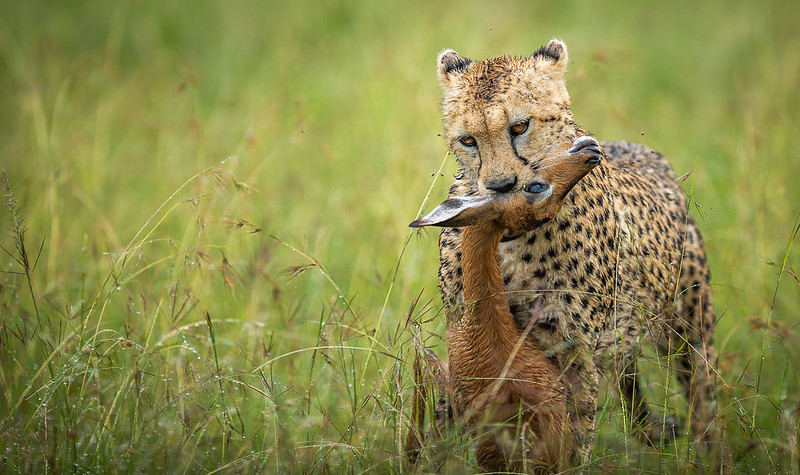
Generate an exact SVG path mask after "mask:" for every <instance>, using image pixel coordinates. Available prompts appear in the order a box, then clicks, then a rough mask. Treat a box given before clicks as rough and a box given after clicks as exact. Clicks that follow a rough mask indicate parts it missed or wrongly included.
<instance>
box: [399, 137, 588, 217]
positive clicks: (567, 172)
mask: <svg viewBox="0 0 800 475" xmlns="http://www.w3.org/2000/svg"><path fill="white" fill-rule="evenodd" d="M602 157H603V153H602V151H601V150H600V145H599V144H598V143H597V141H596V140H595V139H594V138H593V137H589V136H583V137H579V138H578V139H576V140H575V141H571V142H563V143H560V144H558V145H556V146H554V147H553V148H552V149H551V150H550V151H549V153H547V154H546V155H545V156H544V157H542V159H541V160H540V161H539V163H540V165H539V168H538V170H537V171H536V173H535V175H534V176H533V178H532V179H531V180H530V181H528V182H526V184H525V185H524V186H523V187H522V188H521V189H520V190H518V191H512V192H506V193H492V194H488V195H472V196H454V197H452V198H448V199H447V200H445V201H444V202H443V203H442V204H440V205H439V206H437V207H436V208H435V209H434V210H433V211H431V213H429V214H428V215H427V216H425V217H423V218H420V219H418V220H416V221H414V222H413V223H411V224H410V226H411V227H413V228H417V227H422V226H443V227H462V226H472V225H476V224H481V223H485V222H488V221H493V222H495V223H496V224H497V226H498V227H500V228H505V229H507V230H510V231H512V232H527V231H530V230H532V229H534V228H537V227H539V226H541V225H542V224H544V223H546V222H549V221H551V220H553V219H554V218H555V217H556V215H557V214H558V211H559V210H560V209H561V206H562V205H563V204H564V200H565V198H566V196H567V194H568V193H569V192H570V190H572V188H573V187H574V186H575V185H576V184H578V182H579V181H580V180H581V179H582V178H583V177H585V176H586V175H587V174H588V173H589V172H591V171H592V169H594V168H595V167H596V166H597V165H599V164H600V162H601V161H602Z"/></svg>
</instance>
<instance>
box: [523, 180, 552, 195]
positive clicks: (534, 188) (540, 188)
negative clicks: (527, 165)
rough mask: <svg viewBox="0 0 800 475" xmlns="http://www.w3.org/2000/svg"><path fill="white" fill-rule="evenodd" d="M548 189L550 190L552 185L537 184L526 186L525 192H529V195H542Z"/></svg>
mask: <svg viewBox="0 0 800 475" xmlns="http://www.w3.org/2000/svg"><path fill="white" fill-rule="evenodd" d="M548 188H550V185H548V184H547V183H542V182H535V183H531V184H530V185H528V186H526V187H525V191H527V192H528V193H542V192H544V191H546V190H547V189H548Z"/></svg>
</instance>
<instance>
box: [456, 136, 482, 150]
mask: <svg viewBox="0 0 800 475" xmlns="http://www.w3.org/2000/svg"><path fill="white" fill-rule="evenodd" d="M458 142H459V143H460V144H461V145H463V146H465V147H469V148H471V147H474V146H475V144H476V143H478V142H477V141H476V140H475V137H473V136H471V135H467V136H466V137H461V138H460V139H458Z"/></svg>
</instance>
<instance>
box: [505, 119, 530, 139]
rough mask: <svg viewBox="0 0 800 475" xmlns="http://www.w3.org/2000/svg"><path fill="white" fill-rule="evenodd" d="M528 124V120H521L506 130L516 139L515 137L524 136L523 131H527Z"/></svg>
mask: <svg viewBox="0 0 800 475" xmlns="http://www.w3.org/2000/svg"><path fill="white" fill-rule="evenodd" d="M530 123H531V121H530V119H527V120H523V121H522V122H517V123H516V124H514V125H512V126H511V127H509V129H508V130H509V131H510V132H511V135H512V136H513V137H516V136H517V135H522V134H524V133H525V131H526V130H528V125H529V124H530Z"/></svg>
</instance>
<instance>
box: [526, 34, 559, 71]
mask: <svg viewBox="0 0 800 475" xmlns="http://www.w3.org/2000/svg"><path fill="white" fill-rule="evenodd" d="M530 59H532V60H534V61H535V62H536V64H538V65H540V66H541V67H542V68H543V69H547V70H550V71H552V72H553V73H554V76H563V75H564V73H566V72H567V61H568V60H569V55H568V54H567V45H566V44H565V43H564V42H563V41H561V40H556V39H552V40H550V42H549V43H547V44H546V45H544V46H542V47H540V48H539V49H537V50H536V52H535V53H533V54H532V55H531V58H530Z"/></svg>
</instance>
